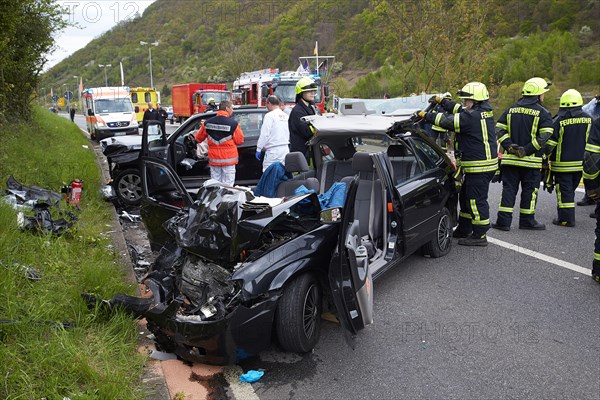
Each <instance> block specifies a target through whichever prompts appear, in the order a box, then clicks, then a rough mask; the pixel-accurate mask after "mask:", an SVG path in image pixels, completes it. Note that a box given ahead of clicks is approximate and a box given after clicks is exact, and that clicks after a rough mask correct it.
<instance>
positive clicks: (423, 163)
mask: <svg viewBox="0 0 600 400" xmlns="http://www.w3.org/2000/svg"><path fill="white" fill-rule="evenodd" d="M310 123H311V124H312V125H313V127H314V128H315V129H316V131H317V134H316V135H315V137H314V138H313V139H312V141H311V143H310V144H311V148H312V149H313V152H314V154H315V155H316V156H315V166H314V168H312V169H308V171H304V173H302V174H297V175H295V176H294V179H292V180H291V181H287V182H286V184H287V185H288V186H291V187H294V186H295V187H296V189H300V190H299V191H298V194H295V195H291V196H287V197H283V198H276V199H272V200H267V199H261V198H255V196H254V195H253V194H252V192H251V191H250V190H248V189H244V188H230V187H223V186H221V185H219V184H218V183H216V184H214V183H213V184H210V185H205V186H203V187H200V188H197V187H196V188H191V187H189V186H188V185H186V182H185V181H183V180H181V179H179V177H178V174H177V172H176V171H174V170H173V169H172V168H171V166H170V165H169V163H166V162H164V161H163V160H161V159H160V158H157V157H155V156H154V155H153V154H152V148H153V146H152V144H151V143H148V144H149V148H148V149H147V151H144V154H146V155H145V156H144V157H142V176H143V190H144V191H143V197H144V204H145V205H144V207H145V209H146V213H145V214H143V215H144V217H143V218H144V222H145V223H146V225H147V226H148V227H149V229H150V230H152V229H154V228H155V227H158V226H159V225H157V224H156V222H157V221H158V220H161V219H162V221H161V222H163V223H164V222H165V219H164V218H165V217H166V216H167V215H173V213H174V212H175V211H176V209H179V212H178V213H177V214H176V215H175V216H174V217H171V218H170V219H169V220H168V221H166V223H164V224H163V226H164V227H165V228H166V230H167V231H168V232H169V234H170V235H171V241H170V242H168V243H167V245H166V246H165V247H163V249H162V250H161V255H160V257H159V258H158V259H157V261H156V263H155V264H154V266H153V268H152V270H151V272H150V273H149V274H148V277H147V279H146V284H147V286H148V287H149V288H150V290H151V291H152V294H153V296H152V298H151V299H150V300H140V299H136V298H130V297H126V296H125V297H123V296H121V297H118V298H113V300H111V301H110V302H109V303H110V304H113V305H115V304H118V305H122V306H124V307H126V308H127V309H129V310H131V311H132V312H134V313H135V314H136V315H140V316H144V317H145V318H146V319H147V321H148V327H149V329H150V330H151V331H152V332H153V333H154V335H155V337H156V340H157V342H158V344H159V347H161V348H162V349H164V350H167V351H172V352H175V353H176V354H177V355H178V356H179V357H181V358H183V359H186V360H190V361H199V362H205V363H212V364H226V363H232V362H236V361H238V360H240V359H243V358H245V357H248V356H250V355H252V354H256V353H257V352H260V351H261V350H264V349H265V348H267V347H268V346H269V344H270V343H271V341H272V339H273V334H274V335H276V337H277V339H278V342H279V344H280V345H281V346H282V347H283V348H284V349H285V350H287V351H294V352H307V351H310V350H311V349H312V348H314V346H315V345H316V344H317V342H318V340H319V335H320V326H321V313H322V312H323V310H324V309H329V310H331V311H333V312H334V313H335V314H336V316H337V318H338V320H339V321H340V323H341V325H342V327H343V330H344V332H345V334H346V338H347V339H348V340H349V343H351V344H352V343H353V342H352V340H353V339H354V337H355V336H356V334H357V333H358V331H359V330H361V329H363V328H365V327H366V326H367V325H368V324H370V323H371V322H372V320H373V283H372V280H373V279H374V278H377V277H380V276H381V275H382V274H383V273H384V272H385V271H387V270H389V269H390V268H392V267H394V266H396V265H398V264H399V263H401V262H402V261H404V260H405V259H406V258H407V257H408V256H409V255H411V254H412V253H414V252H415V251H421V253H422V254H423V255H426V256H430V257H442V256H444V255H446V254H448V252H449V251H450V249H451V243H452V241H451V234H452V228H453V226H454V224H455V221H456V205H457V193H456V189H455V183H454V181H453V178H452V175H453V170H454V167H453V165H452V163H451V162H450V160H449V159H448V158H447V157H446V155H445V153H444V152H443V151H442V150H441V149H440V148H439V147H438V146H437V145H436V144H435V143H433V142H431V141H430V140H429V139H428V138H427V136H426V135H425V134H424V133H423V132H422V131H417V130H415V129H413V128H412V126H413V125H412V124H411V123H410V122H409V123H399V122H396V123H395V122H394V120H393V119H390V118H386V117H374V116H367V117H362V116H360V117H314V118H313V119H312V121H310ZM159 148H160V146H159ZM297 155H299V157H295V156H297ZM288 160H289V161H290V164H291V162H292V161H294V164H298V165H301V164H302V160H303V157H302V155H301V154H300V153H290V155H288V158H286V166H287V165H288ZM340 183H341V184H345V188H344V186H342V188H343V189H344V192H343V193H344V199H343V201H342V203H341V204H338V205H335V206H333V207H330V208H325V209H322V201H323V199H325V198H327V196H323V195H324V194H325V193H331V191H332V190H334V189H333V188H334V187H338V188H339V187H340V186H339V185H336V184H340ZM301 186H305V187H309V186H310V187H313V188H316V192H318V194H319V196H317V193H316V192H311V191H305V190H303V188H302V187H301ZM165 213H166V214H165ZM147 216H153V218H155V220H156V221H153V223H151V224H148V220H147Z"/></svg>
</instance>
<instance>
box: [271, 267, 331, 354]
mask: <svg viewBox="0 0 600 400" xmlns="http://www.w3.org/2000/svg"><path fill="white" fill-rule="evenodd" d="M322 303H323V295H322V290H321V286H320V285H319V282H318V281H317V279H316V278H315V277H314V276H313V275H312V274H303V275H300V276H299V277H297V278H296V279H294V280H292V281H291V282H290V283H289V284H287V286H286V287H285V289H284V291H283V295H282V296H281V298H280V299H279V304H278V305H277V315H276V317H275V325H276V329H277V337H278V339H279V344H280V345H281V347H283V348H284V349H285V350H286V351H290V352H298V353H306V352H308V351H311V350H312V349H313V348H314V347H315V346H316V344H317V343H318V341H319V336H320V335H321V313H322V310H323V304H322Z"/></svg>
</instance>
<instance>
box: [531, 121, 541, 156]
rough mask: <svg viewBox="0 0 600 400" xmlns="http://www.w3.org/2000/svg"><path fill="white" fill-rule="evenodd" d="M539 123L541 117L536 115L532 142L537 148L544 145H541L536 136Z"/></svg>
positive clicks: (532, 128)
mask: <svg viewBox="0 0 600 400" xmlns="http://www.w3.org/2000/svg"><path fill="white" fill-rule="evenodd" d="M539 123H540V117H534V118H533V125H531V144H532V145H533V147H535V149H536V150H539V149H541V148H542V146H540V144H539V143H538V141H537V138H536V134H537V131H538V124H539Z"/></svg>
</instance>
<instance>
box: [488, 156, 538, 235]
mask: <svg viewBox="0 0 600 400" xmlns="http://www.w3.org/2000/svg"><path fill="white" fill-rule="evenodd" d="M541 179H542V173H541V171H540V170H539V169H536V168H522V167H513V166H512V165H503V166H502V199H501V200H500V207H499V208H498V219H497V220H496V224H498V225H501V226H510V224H511V222H512V214H513V210H514V206H515V200H516V198H517V192H518V191H519V184H520V185H521V203H520V213H519V225H520V226H527V225H532V224H533V221H534V220H535V206H536V204H537V194H538V190H539V189H540V180H541Z"/></svg>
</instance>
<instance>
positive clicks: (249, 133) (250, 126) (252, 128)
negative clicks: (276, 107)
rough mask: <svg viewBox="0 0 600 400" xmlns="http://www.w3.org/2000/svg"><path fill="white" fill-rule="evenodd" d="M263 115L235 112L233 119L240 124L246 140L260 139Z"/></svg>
mask: <svg viewBox="0 0 600 400" xmlns="http://www.w3.org/2000/svg"><path fill="white" fill-rule="evenodd" d="M263 117H264V114H263V113H245V112H240V111H235V112H234V113H233V119H235V120H236V121H237V122H239V124H240V126H241V127H242V132H244V137H245V138H251V137H258V136H259V135H260V128H261V126H262V122H263Z"/></svg>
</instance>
